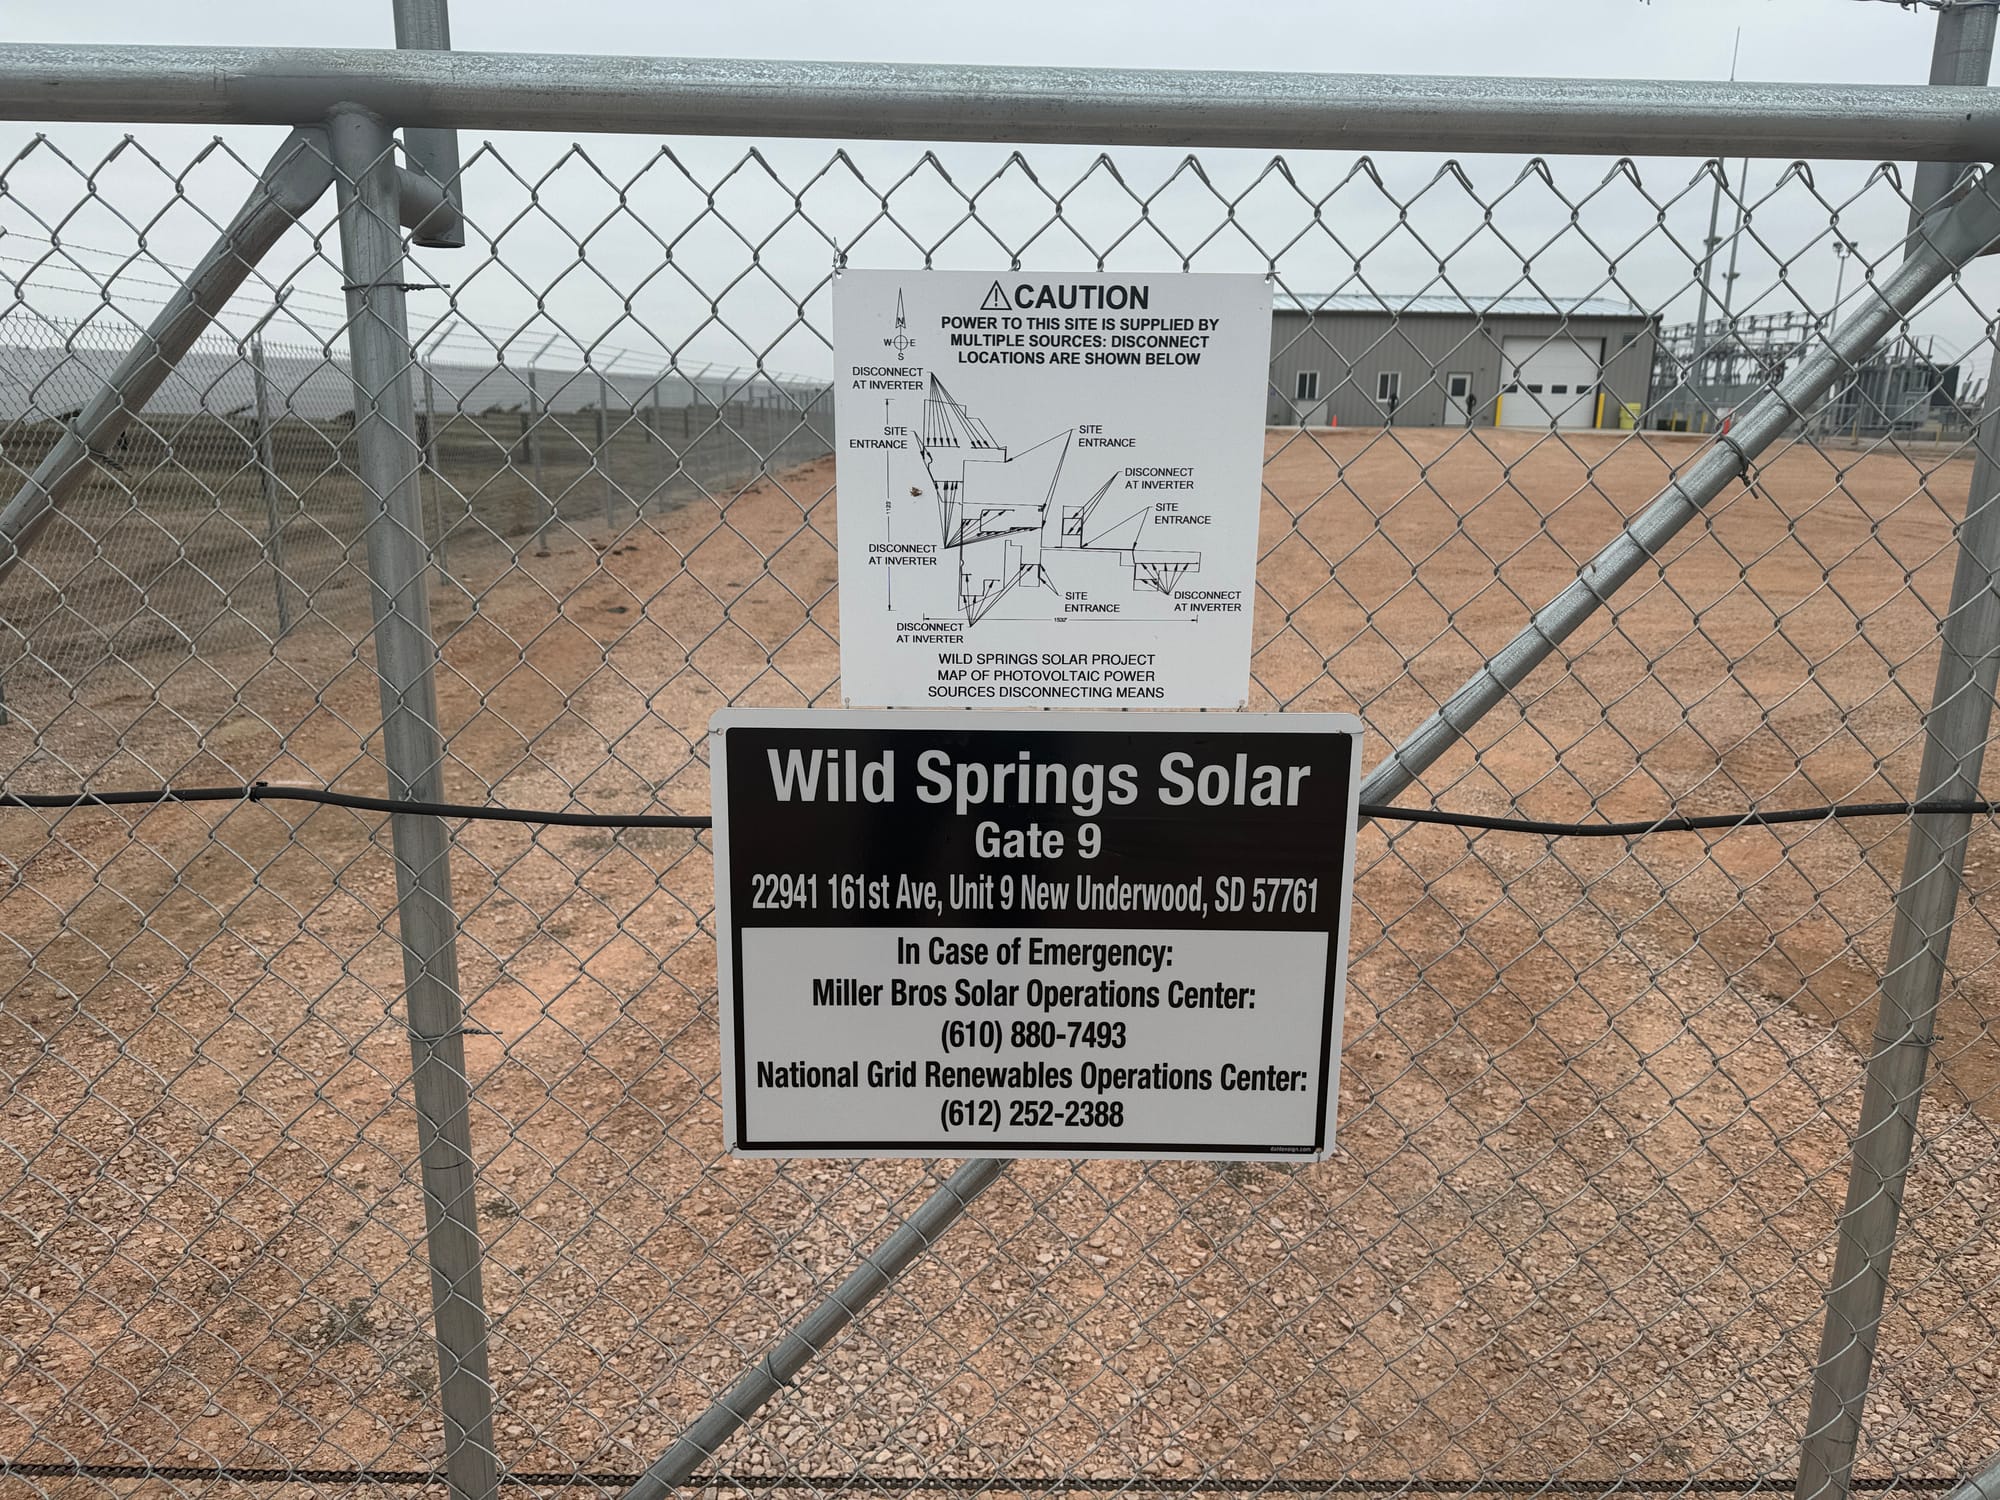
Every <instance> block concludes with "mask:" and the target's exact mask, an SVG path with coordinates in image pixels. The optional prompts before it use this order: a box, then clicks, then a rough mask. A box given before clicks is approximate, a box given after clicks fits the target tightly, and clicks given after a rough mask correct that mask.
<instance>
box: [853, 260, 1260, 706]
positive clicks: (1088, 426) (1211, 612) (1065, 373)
mask: <svg viewBox="0 0 2000 1500" xmlns="http://www.w3.org/2000/svg"><path fill="white" fill-rule="evenodd" d="M833 337H834V388H835V393H836V395H835V416H836V424H837V427H838V430H839V457H838V479H839V519H840V657H841V676H842V684H843V691H844V696H845V698H846V701H847V702H849V703H850V704H870V705H883V706H896V707H912V706H929V707H934V708H935V707H968V706H969V707H1038V708H1039V707H1060V708H1102V707H1111V708H1169V707H1172V708H1233V707H1240V706H1241V705H1242V704H1243V702H1244V700H1245V698H1246V697H1247V695H1248V690H1249V678H1250V625H1251V611H1252V609H1253V607H1254V605H1255V601H1256V569H1257V515H1258V510H1259V505H1260V497H1261V493H1262V491H1261V478H1262V469H1263V457H1264V395H1265V383H1266V380H1267V378H1268V373H1267V372H1268V366H1269V361H1270V348H1271V291H1270V284H1269V283H1268V282H1267V281H1266V280H1265V279H1264V278H1263V277H1261V276H1237V275H1180V274H1164V275H1157V276H1153V275H1115V274H1114V275H1069V274H1063V273H1057V272H1048V273H1035V272H1009V273H1007V274H1005V275H1001V276H997V277H996V276H994V275H992V274H991V273H990V272H979V273H972V272H957V271H907V272H905V271H849V272H846V273H844V274H843V275H842V276H841V277H840V279H839V280H838V281H837V282H836V283H835V284H834V293H833Z"/></svg>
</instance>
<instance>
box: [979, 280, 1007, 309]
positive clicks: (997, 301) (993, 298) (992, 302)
mask: <svg viewBox="0 0 2000 1500" xmlns="http://www.w3.org/2000/svg"><path fill="white" fill-rule="evenodd" d="M979 310H980V311H981V312H1012V311H1013V310H1014V304H1013V303H1011V302H1009V301H1008V300H1007V294H1006V293H1005V292H1003V291H1001V290H1000V283H999V282H997V281H996V282H994V283H993V289H992V290H991V291H989V292H988V293H987V294H986V300H985V301H984V302H982V303H980V304H979Z"/></svg>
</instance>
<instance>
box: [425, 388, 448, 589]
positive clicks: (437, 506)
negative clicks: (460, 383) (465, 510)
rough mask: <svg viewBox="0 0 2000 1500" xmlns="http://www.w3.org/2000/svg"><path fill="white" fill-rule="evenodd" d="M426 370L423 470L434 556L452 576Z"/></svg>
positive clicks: (433, 397)
mask: <svg viewBox="0 0 2000 1500" xmlns="http://www.w3.org/2000/svg"><path fill="white" fill-rule="evenodd" d="M423 371H424V473H425V474H426V475H427V476H429V479H430V489H431V523H432V524H433V525H434V526H435V527H436V528H437V543H436V547H435V551H434V556H435V557H436V559H437V570H438V577H440V578H447V579H448V578H450V577H451V560H450V555H449V554H448V553H447V552H446V550H445V538H446V537H448V536H449V535H450V534H451V526H450V524H449V523H448V522H447V521H446V520H445V516H444V476H443V475H441V474H439V473H438V461H437V453H438V436H437V424H438V418H437V391H436V389H435V386H434V383H433V382H432V380H431V367H430V366H429V365H428V364H426V365H424V366H423Z"/></svg>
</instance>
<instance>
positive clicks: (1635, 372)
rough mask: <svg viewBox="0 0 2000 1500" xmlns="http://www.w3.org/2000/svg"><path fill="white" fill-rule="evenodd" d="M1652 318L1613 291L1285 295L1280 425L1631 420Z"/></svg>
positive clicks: (1649, 363) (1276, 346) (1276, 326)
mask: <svg viewBox="0 0 2000 1500" xmlns="http://www.w3.org/2000/svg"><path fill="white" fill-rule="evenodd" d="M1654 328H1655V320H1654V319H1653V318H1652V317H1651V316H1649V315H1648V314H1647V313H1645V312H1642V311H1641V310H1640V309H1639V308H1637V307H1634V306H1633V305H1632V304H1631V303H1629V302H1621V301H1618V300H1616V299H1615V298H1609V297H1574V298H1553V299H1551V298H1547V297H1539V296H1506V297H1485V298H1475V299H1465V298H1460V297H1457V296H1455V295H1452V294H1450V293H1425V294H1423V295H1420V296H1414V297H1378V296H1375V295H1373V294H1371V293H1365V292H1364V293H1346V292H1341V293H1334V294H1331V295H1325V296H1320V295H1314V294H1312V293H1297V294H1295V293H1290V292H1284V291H1279V292H1278V293H1276V294H1275V297H1274V301H1273V307H1272V312H1271V389H1270V393H1269V399H1268V401H1267V410H1266V419H1267V420H1268V421H1269V422H1270V424H1271V425H1272V426H1300V425H1303V426H1308V427H1324V426H1328V425H1336V426H1341V427H1380V426H1384V425H1388V424H1392V423H1393V424H1400V425H1403V426H1409V427H1526V428H1536V427H1539V428H1543V429H1547V428H1551V427H1556V428H1563V429H1571V428H1584V427H1632V426H1636V425H1638V424H1639V422H1640V420H1641V413H1642V412H1643V411H1644V408H1645V403H1646V396H1647V387H1648V383H1649V382H1650V380H1651V378H1652V369H1653V338H1654Z"/></svg>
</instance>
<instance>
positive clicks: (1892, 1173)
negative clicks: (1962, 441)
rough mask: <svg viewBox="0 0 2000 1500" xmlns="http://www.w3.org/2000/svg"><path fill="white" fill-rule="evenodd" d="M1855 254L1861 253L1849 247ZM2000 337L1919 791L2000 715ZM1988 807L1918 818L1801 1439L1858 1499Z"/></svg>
mask: <svg viewBox="0 0 2000 1500" xmlns="http://www.w3.org/2000/svg"><path fill="white" fill-rule="evenodd" d="M1994 30H1995V16H1994V12H1993V8H1992V7H1991V6H1987V5H1947V6H1946V7H1945V8H1943V9H1942V10H1940V11H1939V12H1938V18H1937V35H1936V39H1935V42H1934V44H1933V48H1932V54H1931V78H1930V81H1931V82H1932V83H1937V84H1965V85H1974V86H1981V85H1984V84H1985V83H1986V81H1987V78H1988V75H1989V73H1990V71H1991V68H1992V59H1993V43H1994ZM1964 170H1965V169H1964V168H1963V167H1962V166H1960V165H1959V164H1958V163H1947V162H1925V163H1921V164H1919V166H1918V168H1917V173H1916V177H1915V179H1914V182H1915V188H1914V192H1913V193H1912V195H1911V202H1910V227H1911V239H1910V244H1909V252H1910V255H1911V256H1913V257H1914V256H1917V255H1920V254H1923V253H1925V252H1926V251H1927V250H1928V249H1929V248H1930V247H1929V245H1928V244H1927V243H1926V240H1927V238H1928V235H1929V233H1930V229H1931V226H1933V225H1935V224H1936V222H1937V220H1936V218H1935V217H1933V215H1934V211H1935V209H1936V207H1937V205H1938V203H1939V202H1940V201H1941V200H1942V199H1944V198H1945V197H1946V196H1947V195H1948V194H1949V193H1950V192H1951V191H1952V190H1953V188H1954V185H1955V184H1956V183H1957V182H1958V180H1959V177H1960V174H1961V173H1962V172H1963V171H1964ZM1842 264H1843V267H1844V266H1845V258H1844V257H1843V260H1842ZM1996 380H2000V349H1996V350H1995V352H1994V356H1993V363H1992V373H1991V375H1989V376H1988V379H1987V398H1986V409H1985V411H1984V412H1983V413H1982V415H1981V417H1980V419H1979V423H1978V425H1977V427H1976V428H1975V429H1974V439H1973V442H1974V453H1973V462H1972V482H1971V484H1970V485H1969V486H1968V488H1967V493H1966V499H1965V519H1964V521H1963V522H1962V523H1961V524H1960V526H1959V529H1958V566H1957V569H1956V571H1955V572H1954V574H1953V577H1952V582H1951V603H1950V604H1949V605H1948V606H1947V608H1946V611H1945V617H1944V620H1943V622H1942V624H1941V627H1940V636H1941V640H1940V650H1939V656H1938V669H1937V683H1936V685H1935V686H1934V687H1933V688H1932V690H1931V706H1930V712H1929V713H1928V714H1927V715H1926V716H1925V719H1924V756H1923V762H1922V764H1921V766H1920V767H1919V769H1918V771H1917V799H1918V800H1919V801H1931V800H1934V799H1947V800H1950V799H1961V798H1977V797H1978V796H1979V776H1980V771H1981V769H1982V767H1983V765H1984V763H1985V758H1986V742H1987V737H1988V736H1989V735H1990V734H1991V733H1992V727H1993V694H1994V685H1995V680H1996V675H2000V462H1996V460H2000V387H1996V385H1995V382H1996ZM1971 836H1972V818H1971V817H1970V815H1968V814H1964V813H1927V814H1923V815H1920V816H1918V817H1916V818H1913V819H1912V820H1911V823H1910V835H1909V841H1908V843H1907V845H1906V846H1905V848H1904V852H1903V873H1902V882H1901V885H1900V886H1899V888H1898V889H1897V892H1896V916H1895V922H1894V924H1893V926H1892V927H1891V928H1890V932H1889V958H1888V963H1887V965H1886V967H1885V968H1884V970H1883V974H1882V991H1881V996H1880V999H1879V1001H1878V1005H1877V1010H1876V1015H1875V1034H1874V1037H1873V1038H1872V1040H1871V1044H1870V1050H1869V1056H1868V1071H1867V1077H1866V1081H1865V1082H1864V1084H1863V1086H1862V1093H1861V1119H1860V1121H1859V1122H1858V1123H1857V1124H1856V1126H1855V1131H1854V1155H1853V1161H1852V1162H1851V1164H1850V1165H1849V1167H1848V1177H1847V1198H1846V1202H1845V1203H1844V1204H1843V1205H1842V1207H1841V1212H1840V1223H1839V1238H1838V1242H1837V1243H1836V1245H1835V1247H1834V1259H1833V1279H1832V1280H1831V1281H1830V1282H1829V1283H1828V1286H1827V1294H1826V1321H1825V1323H1824V1325H1823V1326H1822V1327H1821V1329H1820V1344H1819V1357H1818V1360H1817V1362H1816V1364H1815V1366H1814V1370H1813V1387H1812V1405H1811V1407H1810V1409H1809V1410H1808V1411H1807V1414H1806V1429H1805V1441H1804V1445H1803V1447H1802V1448H1801V1450H1800V1454H1799V1483H1798V1489H1797V1491H1796V1496H1797V1500H1848V1497H1849V1496H1850V1495H1851V1494H1852V1493H1853V1488H1854V1460H1855V1456H1856V1453H1857V1450H1858V1449H1859V1447H1860V1442H1861V1419H1862V1415H1863V1411H1864V1408H1865V1407H1866V1405H1867V1401H1868V1386H1869V1381H1870V1377H1871V1375H1872V1373H1873V1369H1874V1363H1875V1348H1876V1343H1877V1340H1878V1338H1879V1336H1880V1334H1881V1328H1882V1309H1883V1308H1884V1306H1886V1305H1887V1302H1888V1296H1889V1266H1890V1261H1891V1258H1892V1257H1893V1255H1894V1254H1895V1248H1896V1232H1897V1227H1898V1225H1899V1223H1900V1221H1901V1218H1902V1211H1903V1189H1904V1185H1905V1182H1906V1181H1907V1179H1908V1176H1909V1170H1910V1156H1911V1153H1912V1152H1913V1151H1914V1149H1915V1146H1916V1136H1917V1111H1918V1108H1919V1106H1920V1105H1921V1104H1922V1102H1923V1092H1924V1083H1925V1078H1926V1075H1927V1074H1928V1073H1929V1071H1930V1059H1931V1045H1932V1042H1933V1039H1934V1038H1935V1035H1936V1028H1937V1007H1938V995H1939V993H1940V991H1941V990H1942V988H1943V985H1944V977H1945V965H1946V962H1947V960H1948V958H1949V956H1950V952H1951V933H1952V926H1953V924H1954V922H1955V921H1956V919H1957V914H1958V901H1959V894H1960V890H1961V887H1962V885H1963V881H1964V874H1965V848H1966V843H1967V841H1968V840H1969V839H1970V838H1971Z"/></svg>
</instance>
